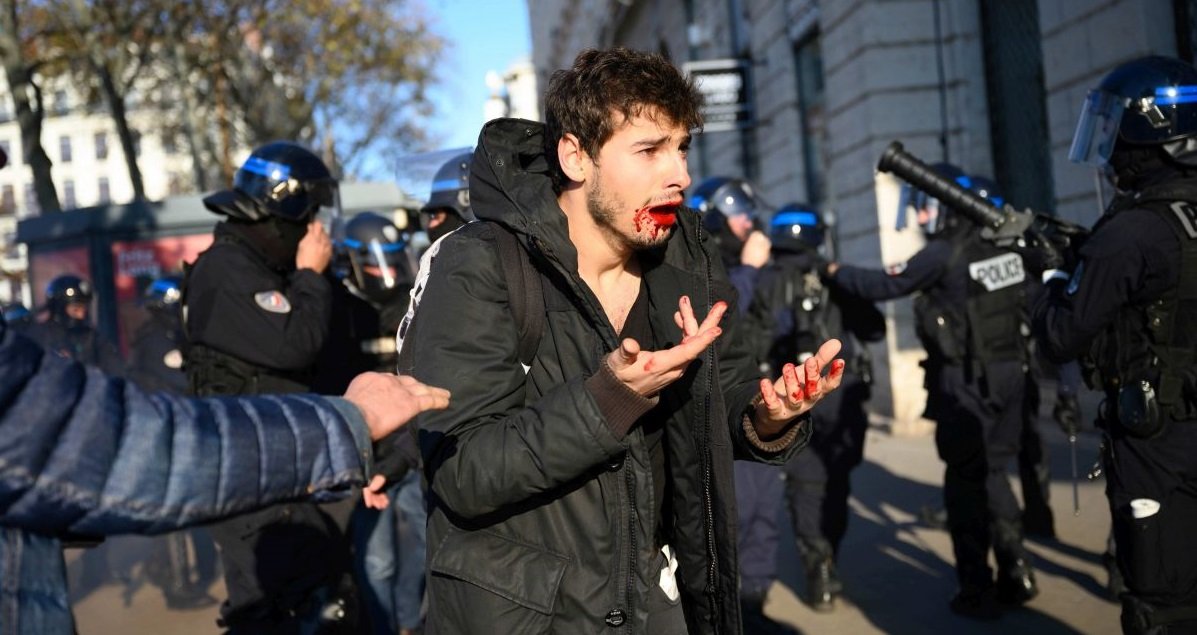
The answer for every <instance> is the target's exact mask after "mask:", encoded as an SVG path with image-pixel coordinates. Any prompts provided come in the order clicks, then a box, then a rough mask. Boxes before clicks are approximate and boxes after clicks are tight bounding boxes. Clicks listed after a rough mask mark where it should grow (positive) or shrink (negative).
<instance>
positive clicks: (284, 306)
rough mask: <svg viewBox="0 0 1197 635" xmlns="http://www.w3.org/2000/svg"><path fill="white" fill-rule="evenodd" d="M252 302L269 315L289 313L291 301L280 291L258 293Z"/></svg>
mask: <svg viewBox="0 0 1197 635" xmlns="http://www.w3.org/2000/svg"><path fill="white" fill-rule="evenodd" d="M254 302H256V303H257V304H258V306H259V307H261V308H262V309H263V310H266V311H270V312H271V313H290V312H291V301H290V300H288V299H287V296H285V295H283V292H282V291H259V292H257V293H255V294H254Z"/></svg>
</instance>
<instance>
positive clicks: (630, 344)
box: [607, 296, 727, 397]
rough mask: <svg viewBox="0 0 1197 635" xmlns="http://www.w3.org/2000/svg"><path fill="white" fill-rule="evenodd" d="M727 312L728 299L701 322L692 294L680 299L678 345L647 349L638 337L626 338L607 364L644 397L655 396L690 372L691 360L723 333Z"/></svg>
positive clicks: (675, 319) (675, 315)
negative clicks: (635, 338)
mask: <svg viewBox="0 0 1197 635" xmlns="http://www.w3.org/2000/svg"><path fill="white" fill-rule="evenodd" d="M726 312H727V303H726V302H716V303H715V306H714V307H712V308H711V312H710V313H708V314H707V317H706V319H705V320H703V321H702V323H701V324H699V323H698V319H697V318H696V317H695V316H694V307H692V306H690V298H688V297H686V296H682V297H681V298H679V299H678V310H677V312H675V313H674V314H673V320H674V322H675V323H676V324H677V325H678V328H680V329H681V330H682V341H681V342H678V344H677V346H674V347H673V348H669V349H665V350H661V351H645V350H641V349H640V343H639V342H637V341H636V340H634V339H631V338H627V339H624V340H623V341H622V342H621V343H620V345H619V348H617V349H615V350H613V351H611V352H610V353H609V354H608V355H607V365H608V366H610V367H611V372H613V373H614V374H615V377H616V378H617V379H619V380H620V381H622V382H623V383H624V385H626V386H627V387H628V388H631V389H632V390H635V391H636V392H637V393H639V394H640V395H642V396H644V397H655V396H656V395H657V393H659V392H661V389H663V388H665V387H666V386H668V385H669V384H672V383H673V382H675V381H677V380H678V379H680V378H681V376H682V375H683V374H684V373H685V372H686V367H687V366H689V365H690V362H692V361H694V360H695V359H697V358H698V356H699V355H701V354H702V352H703V351H704V350H706V348H707V347H708V346H710V345H711V344H713V343H714V342H715V340H716V339H717V338H718V337H719V335H720V334H722V333H723V329H721V328H719V320H721V319H723V314H724V313H726Z"/></svg>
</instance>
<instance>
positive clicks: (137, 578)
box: [68, 393, 1120, 635]
mask: <svg viewBox="0 0 1197 635" xmlns="http://www.w3.org/2000/svg"><path fill="white" fill-rule="evenodd" d="M1049 394H1050V393H1049ZM1041 421H1042V423H1041V429H1042V432H1043V434H1044V436H1045V437H1046V439H1047V442H1048V445H1049V452H1050V455H1051V463H1052V475H1053V478H1054V480H1053V482H1052V488H1051V504H1052V508H1053V510H1054V512H1055V517H1056V532H1057V535H1058V539H1055V540H1030V541H1029V543H1028V544H1029V548H1030V550H1031V551H1032V552H1033V554H1034V556H1035V567H1036V576H1037V579H1038V582H1039V588H1040V594H1039V596H1038V597H1037V598H1035V599H1034V600H1032V601H1031V602H1029V603H1028V604H1027V605H1026V606H1024V607H1021V608H1017V609H1012V610H1009V611H1007V612H1006V613H1004V614H1003V615H1002V617H1001V619H1000V620H998V621H996V622H989V623H982V622H975V621H972V620H968V619H965V618H961V617H957V616H955V615H954V614H952V613H951V612H950V611H949V610H948V606H947V603H948V600H949V599H950V598H951V597H952V595H953V593H954V592H955V589H956V580H955V574H954V570H953V568H952V554H951V544H950V541H949V538H948V535H947V533H946V532H944V531H943V530H939V529H932V528H929V527H926V526H924V525H923V524H922V523H921V521H920V510H921V509H922V508H923V507H924V506H926V505H930V506H939V505H940V504H941V500H942V497H941V494H940V485H941V483H942V481H943V464H942V463H941V462H940V461H939V459H938V457H937V456H936V453H935V449H934V443H933V440H932V438H931V437H929V436H920V437H899V436H890V435H889V434H887V433H885V432H883V431H881V430H880V429H875V430H870V432H869V435H868V440H867V446H866V452H865V462H864V463H863V464H862V465H861V466H860V467H859V468H857V470H856V471H855V472H854V473H853V477H852V483H853V497H852V502H851V505H852V518H851V520H850V525H849V528H848V534H847V537H846V538H845V540H844V543H843V546H842V549H841V555H840V562H839V568H840V573H841V577H842V578H843V581H844V586H845V594H844V597H843V599H842V600H841V601H840V602H839V604H838V605H837V607H836V609H835V610H834V611H833V612H830V613H815V612H813V611H812V610H811V609H809V608H808V607H807V606H806V605H805V604H803V603H802V601H801V600H800V599H799V597H800V595H801V593H802V590H803V589H802V587H803V583H802V573H801V567H800V565H799V564H798V558H797V554H796V552H795V550H794V546H793V539H792V536H786V537H785V539H783V543H782V549H781V552H780V554H779V560H780V562H779V565H780V570H781V579H780V580H779V582H778V583H777V584H775V585H774V587H773V588H772V589H771V591H770V594H769V596H768V599H767V600H766V606H765V612H766V614H767V615H769V616H771V617H773V618H774V619H776V620H778V621H779V622H782V623H784V624H787V625H789V626H790V627H792V628H793V630H794V631H795V632H796V633H800V634H802V635H820V634H825V635H840V634H852V635H864V634H870V633H900V634H903V635H905V634H911V635H915V634H919V633H935V634H940V633H978V634H990V633H992V634H998V633H1003V634H1004V633H1026V634H1040V633H1043V634H1049V633H1062V634H1063V633H1084V634H1086V635H1102V634H1105V633H1109V634H1115V633H1118V632H1120V631H1119V627H1118V614H1119V609H1118V606H1117V605H1116V604H1114V603H1112V602H1109V601H1107V600H1106V599H1105V593H1104V591H1105V582H1106V574H1105V570H1104V568H1103V567H1102V565H1101V554H1102V553H1103V552H1104V550H1105V546H1106V538H1107V534H1108V532H1109V525H1110V521H1109V512H1108V508H1107V507H1106V502H1105V497H1104V494H1103V491H1102V488H1103V486H1104V483H1103V482H1102V481H1096V482H1088V481H1085V480H1084V478H1083V476H1082V482H1081V484H1080V487H1079V491H1078V494H1079V502H1080V508H1081V513H1080V515H1074V514H1073V509H1072V485H1071V480H1070V477H1069V470H1070V459H1069V451H1068V443H1067V440H1066V439H1065V438H1064V435H1063V434H1062V433H1060V432H1059V431H1058V430H1057V429H1056V428H1055V426H1054V425H1053V424H1052V423H1051V420H1050V418H1047V417H1044V418H1043V419H1042V420H1041ZM1097 445H1098V437H1097V436H1096V435H1095V434H1082V436H1081V437H1080V439H1079V441H1078V450H1077V451H1078V457H1079V465H1080V466H1081V469H1082V471H1083V470H1085V469H1086V468H1087V467H1088V466H1089V465H1092V463H1093V461H1094V459H1095V458H1096V455H1097ZM1012 480H1015V479H1012ZM1018 491H1019V489H1018V485H1017V483H1015V492H1018ZM782 513H785V512H782ZM783 525H788V522H787V523H783ZM153 540H155V539H152V538H141V537H128V538H117V539H110V540H109V541H108V542H107V543H106V544H105V546H104V547H102V549H103V550H105V551H106V554H105V555H104V556H103V558H104V559H105V562H106V563H107V564H108V565H109V573H110V575H109V576H107V577H106V578H105V579H102V580H98V581H96V580H93V581H91V582H89V583H87V584H83V583H82V582H81V577H82V576H81V570H82V569H83V568H84V567H83V566H82V559H83V557H84V554H80V553H79V552H77V551H73V550H72V551H71V552H68V565H69V571H70V572H71V579H72V584H73V587H72V596H73V597H72V600H73V606H74V611H75V615H76V618H77V621H78V631H79V634H80V635H107V634H110V633H120V632H124V633H139V634H145V635H154V634H158V633H162V634H172V635H191V634H195V635H199V634H209V633H218V632H219V629H217V628H216V626H215V619H216V616H217V610H216V607H210V608H205V609H198V610H189V611H172V610H167V608H166V605H165V601H164V600H163V597H162V593H161V592H160V591H159V590H158V589H156V588H155V587H153V586H152V585H151V584H149V583H148V582H147V581H146V579H145V576H144V573H143V570H144V567H143V566H142V561H143V560H144V558H145V555H146V554H147V553H148V552H149V551H150V549H151V548H152V546H153ZM86 557H88V558H95V557H99V556H96V555H93V554H86ZM112 572H117V573H112ZM210 592H211V593H212V595H213V596H215V597H217V598H222V599H223V597H224V595H223V587H222V584H221V583H220V582H219V581H218V582H216V583H214V584H213V585H212V587H211V589H210Z"/></svg>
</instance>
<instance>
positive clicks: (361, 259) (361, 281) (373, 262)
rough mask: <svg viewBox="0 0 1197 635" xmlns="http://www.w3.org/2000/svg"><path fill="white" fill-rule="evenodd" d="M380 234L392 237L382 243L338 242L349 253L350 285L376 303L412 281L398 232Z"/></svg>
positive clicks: (391, 228)
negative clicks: (351, 281)
mask: <svg viewBox="0 0 1197 635" xmlns="http://www.w3.org/2000/svg"><path fill="white" fill-rule="evenodd" d="M383 231H384V232H386V233H387V234H391V233H393V234H394V235H393V236H392V235H387V236H384V238H385V240H381V239H378V238H372V239H370V240H369V241H360V240H354V239H352V238H344V239H342V240H341V241H340V242H339V243H338V244H340V245H343V247H344V249H345V251H346V252H348V255H349V263H350V268H351V270H352V271H351V273H352V275H353V285H354V286H355V287H357V289H358V290H359V291H361V292H362V293H364V294H366V295H367V296H369V297H371V298H373V299H377V300H383V299H386V298H388V297H390V296H392V295H393V294H395V293H396V292H397V291H399V290H400V289H401V288H402V287H404V286H406V285H407V284H410V282H411V278H412V276H411V272H410V271H408V264H407V262H408V261H407V255H406V253H405V251H404V249H405V248H406V246H407V245H406V243H404V242H403V241H402V240H401V237H400V236H399V231H398V230H397V229H395V228H394V227H386V228H385V229H384V230H383Z"/></svg>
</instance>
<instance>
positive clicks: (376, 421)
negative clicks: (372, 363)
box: [345, 373, 449, 441]
mask: <svg viewBox="0 0 1197 635" xmlns="http://www.w3.org/2000/svg"><path fill="white" fill-rule="evenodd" d="M345 399H346V400H347V401H349V403H352V404H353V405H355V406H357V409H358V410H360V411H361V413H362V418H363V419H365V420H366V426H367V427H368V428H370V438H371V439H372V440H374V441H377V440H379V439H381V438H383V437H385V436H387V435H388V434H390V433H392V432H394V431H396V430H398V429H399V428H401V427H403V426H404V425H405V424H406V423H407V422H408V421H410V420H411V419H413V418H414V417H415V416H416V415H418V414H420V413H421V412H424V411H425V410H443V409H445V408H448V407H449V391H448V390H445V389H444V388H434V387H432V386H426V385H424V384H422V383H420V382H419V381H417V380H416V379H415V378H413V377H408V376H407V375H391V374H387V373H362V374H360V375H358V376H357V377H354V378H353V381H351V382H349V388H347V389H346V390H345Z"/></svg>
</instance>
